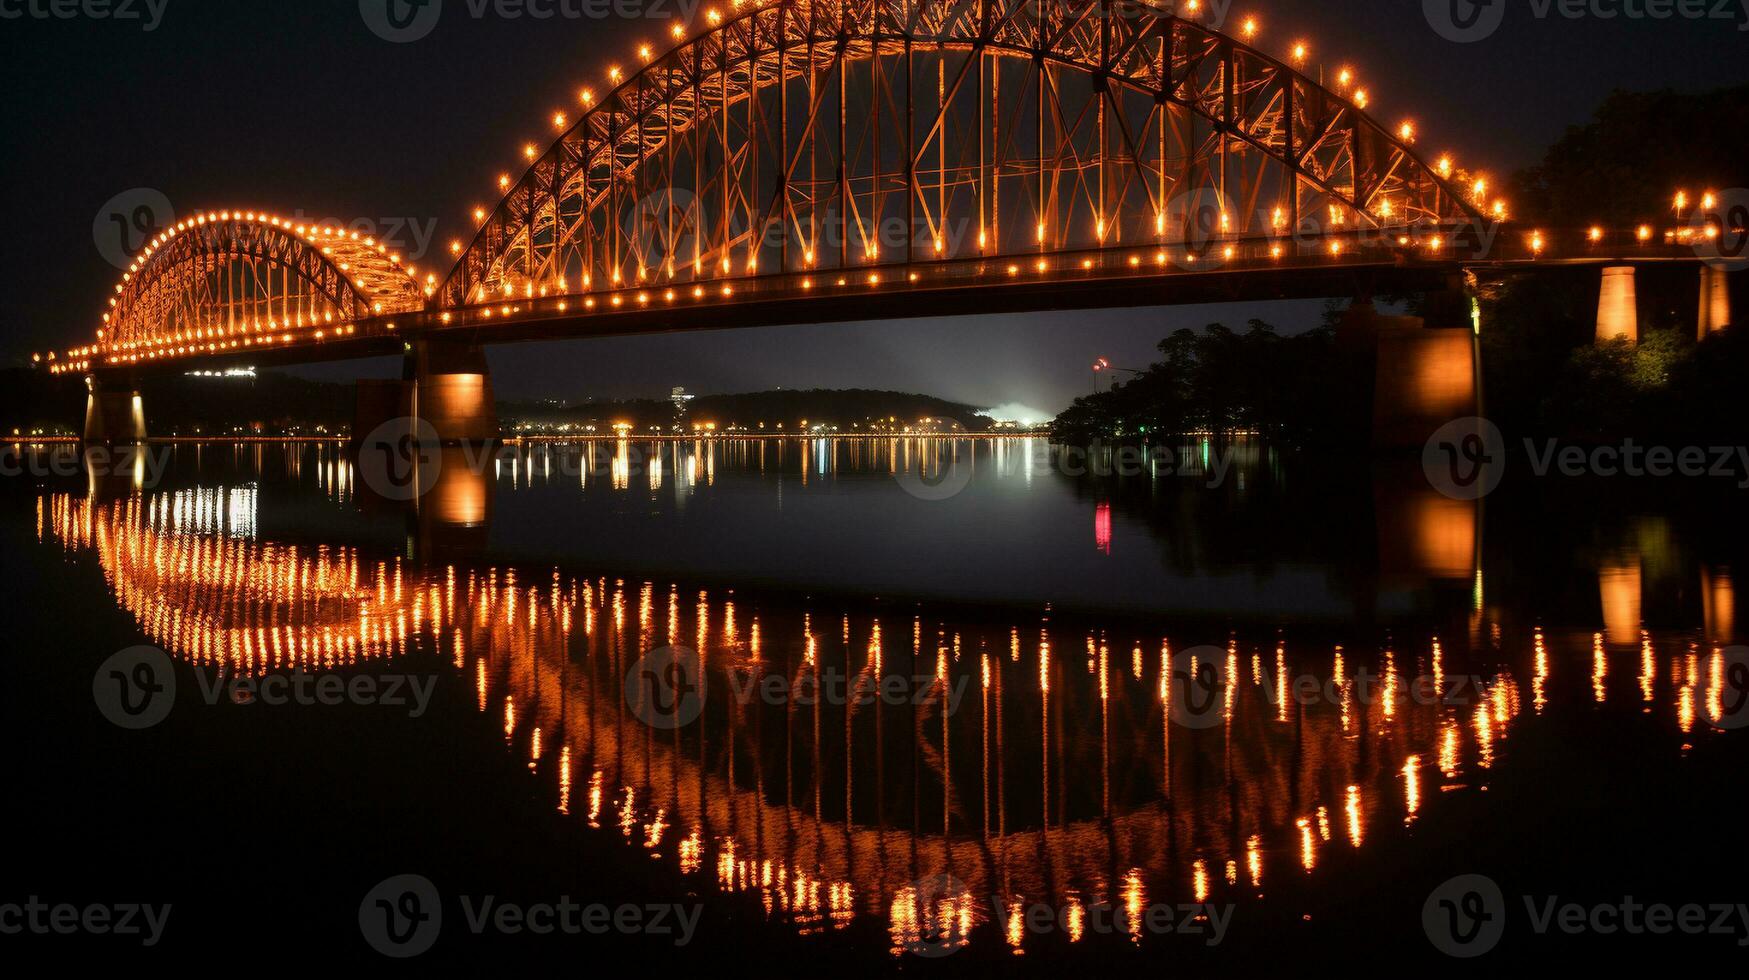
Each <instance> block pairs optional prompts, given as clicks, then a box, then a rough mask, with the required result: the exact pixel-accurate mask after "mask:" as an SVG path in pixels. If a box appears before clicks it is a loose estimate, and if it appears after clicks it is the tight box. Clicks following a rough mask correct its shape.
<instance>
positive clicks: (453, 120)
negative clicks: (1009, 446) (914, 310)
mask: <svg viewBox="0 0 1749 980" xmlns="http://www.w3.org/2000/svg"><path fill="white" fill-rule="evenodd" d="M54 2H57V3H67V2H72V3H74V4H75V6H77V3H78V0H54ZM92 2H93V3H95V4H96V6H97V7H98V8H101V9H115V8H117V7H119V6H121V5H123V4H124V3H125V4H126V5H127V6H128V7H130V8H132V11H134V12H137V13H138V14H139V15H140V19H137V20H118V19H114V18H110V19H95V18H91V17H79V18H75V19H70V20H69V19H59V18H53V17H37V16H32V15H31V11H32V10H33V9H34V10H38V11H41V10H47V9H53V8H52V7H51V6H50V4H51V0H0V72H3V73H4V83H5V88H4V91H5V96H4V101H3V105H4V108H3V109H0V113H3V115H0V133H4V144H5V145H4V149H3V150H0V153H3V154H4V159H5V172H4V176H5V182H4V187H5V189H6V190H5V193H6V208H7V217H8V218H9V219H10V222H11V226H12V230H11V233H10V234H9V236H8V238H9V245H8V246H7V248H6V253H5V256H6V261H5V262H3V263H0V276H3V277H4V281H0V329H4V330H5V332H6V339H5V342H4V344H0V354H4V355H7V356H12V357H17V356H19V355H26V354H28V353H29V352H30V351H32V350H38V349H47V348H49V347H65V346H68V345H70V344H72V343H75V342H77V341H79V340H82V339H84V338H86V337H88V335H89V332H90V329H91V327H92V326H93V325H94V321H95V318H96V316H97V313H98V312H99V311H100V309H101V307H102V303H103V298H104V296H105V295H106V291H107V290H108V289H109V288H110V287H111V286H112V284H113V282H114V279H115V276H116V272H115V270H114V269H113V268H112V267H111V266H110V265H109V264H108V262H107V261H106V260H105V258H104V256H103V254H102V253H101V251H100V248H99V246H98V244H97V237H98V236H97V235H96V234H95V233H94V230H93V225H94V223H95V222H96V220H97V217H98V215H99V213H100V212H101V211H103V210H104V208H105V205H106V203H108V202H110V201H111V200H112V199H113V198H115V197H116V195H118V194H123V193H124V192H127V191H130V190H132V189H135V188H151V189H155V190H157V191H159V192H161V193H162V194H163V195H164V196H165V197H166V198H168V199H169V201H170V202H171V203H172V206H173V207H174V208H176V210H177V211H178V212H180V213H189V212H192V211H194V210H196V209H201V208H213V209H216V208H227V207H259V208H271V209H273V210H275V211H277V212H279V213H282V214H290V213H293V212H298V211H301V212H302V213H303V214H304V215H306V216H308V217H310V218H312V219H320V218H333V219H341V220H346V221H348V222H351V221H353V220H354V219H358V218H364V219H369V220H371V221H374V222H380V223H381V227H382V228H383V229H384V231H385V232H386V231H388V230H391V229H392V228H393V227H404V228H413V227H417V228H418V229H419V231H420V235H421V236H423V235H425V234H427V233H429V234H430V241H431V242H432V245H431V249H430V255H429V256H428V258H427V259H426V262H427V264H429V265H432V266H446V265H447V263H446V262H445V261H444V256H443V254H442V253H443V248H442V246H443V243H445V242H447V241H448V240H449V239H450V238H452V237H458V236H466V235H467V233H468V232H470V231H471V228H470V222H469V220H468V217H467V211H468V209H469V208H471V207H472V206H474V205H490V204H492V203H495V200H496V194H495V193H494V189H493V185H492V181H493V178H494V176H495V175H496V174H497V173H499V172H500V171H503V170H506V169H512V168H515V169H519V168H516V167H515V163H516V154H517V148H518V147H520V146H521V145H522V144H523V143H525V142H528V141H530V140H537V141H541V142H542V143H543V145H544V143H545V142H546V141H547V140H548V138H549V135H548V134H550V132H551V129H550V124H548V123H547V121H546V120H547V117H549V116H550V115H551V113H552V112H553V111H554V110H555V109H558V108H562V107H567V106H568V105H569V104H570V102H571V100H572V98H573V97H574V93H575V92H576V90H577V89H578V88H579V87H580V86H581V85H582V84H585V83H586V82H587V83H592V84H595V85H596V86H598V87H599V85H600V83H601V76H602V74H603V72H604V70H605V67H606V66H607V65H608V64H609V63H610V62H619V61H626V60H628V56H629V54H630V51H631V49H632V47H633V46H634V45H635V44H636V43H637V42H638V41H640V40H650V41H652V42H657V41H660V40H661V39H662V37H663V36H664V34H665V31H666V29H667V26H668V25H669V24H670V23H671V22H672V21H673V20H674V19H675V18H676V16H677V15H678V14H679V13H681V12H682V11H683V10H684V11H693V10H696V9H697V7H696V0H618V2H619V3H621V4H624V5H634V6H635V7H638V8H642V9H647V10H650V11H652V12H653V13H655V14H657V15H658V16H656V17H654V18H653V19H646V18H632V19H625V18H617V17H608V18H605V19H589V18H565V17H555V18H550V19H535V18H532V17H529V16H526V15H525V16H521V17H509V18H507V17H504V16H502V15H500V14H499V13H495V12H488V13H487V14H486V15H485V16H483V17H479V18H476V17H474V16H473V14H472V9H475V8H478V7H480V6H481V5H482V4H483V3H485V2H486V0H445V9H444V11H443V14H442V16H441V18H440V19H439V20H438V22H437V24H436V27H435V29H434V30H433V31H432V32H431V33H430V34H429V36H427V37H425V38H424V39H422V40H419V41H416V42H413V43H408V44H391V43H388V42H386V41H384V40H382V39H381V38H379V37H378V36H377V35H376V34H374V33H372V31H371V30H370V29H369V28H367V26H366V23H365V19H364V17H363V16H362V14H361V10H360V7H361V0H151V2H152V4H153V5H158V6H162V18H161V20H160V21H159V22H158V23H157V25H156V28H155V29H154V30H151V31H147V30H144V29H143V28H144V27H145V26H146V25H147V23H148V22H149V18H150V14H149V13H148V9H147V7H148V5H147V0H92ZM362 2H363V3H364V4H367V5H368V4H371V3H380V2H381V0H362ZM495 2H496V3H502V4H505V6H506V7H508V9H511V10H523V11H526V10H531V9H542V10H549V9H551V10H557V9H560V6H561V4H563V5H565V7H567V8H569V9H572V10H576V9H600V8H601V7H605V8H606V9H609V10H611V9H613V7H612V6H611V5H610V4H607V3H606V0H588V2H585V0H495ZM1224 2H1225V0H1215V2H1214V3H1213V4H1212V5H1213V6H1214V8H1215V9H1216V10H1220V9H1221V7H1222V6H1223V5H1224ZM1429 2H1430V3H1432V4H1433V5H1434V9H1435V10H1437V9H1439V4H1442V3H1450V2H1457V3H1459V4H1461V5H1464V6H1466V7H1467V4H1468V0H1429ZM1497 2H1502V3H1508V7H1507V12H1506V18H1505V22H1504V23H1503V24H1502V25H1501V26H1500V27H1499V29H1498V30H1496V31H1495V32H1494V33H1493V34H1492V35H1491V36H1489V37H1487V38H1486V39H1484V40H1480V41H1476V42H1473V43H1457V42H1454V41H1452V40H1449V39H1447V38H1446V37H1443V36H1441V34H1440V33H1438V32H1436V31H1435V30H1434V29H1433V28H1432V27H1431V26H1430V23H1429V15H1428V13H1427V12H1426V11H1425V10H1424V5H1423V3H1422V2H1421V0H1317V2H1309V0H1308V2H1294V3H1290V2H1287V0H1256V2H1253V3H1243V2H1240V3H1236V4H1235V5H1233V6H1232V8H1231V10H1230V12H1229V13H1228V14H1227V22H1228V23H1229V24H1237V22H1238V21H1239V19H1240V18H1241V17H1242V16H1244V15H1247V14H1255V15H1256V16H1258V17H1260V18H1261V20H1262V22H1263V25H1264V33H1263V35H1262V38H1261V40H1260V42H1259V43H1260V46H1261V47H1264V48H1266V49H1268V50H1271V51H1277V52H1280V51H1282V50H1285V48H1286V46H1287V45H1288V44H1289V43H1290V42H1291V41H1292V40H1294V39H1296V38H1300V37H1304V38H1306V39H1308V40H1309V41H1311V42H1312V44H1313V51H1314V59H1315V60H1323V61H1324V63H1325V64H1327V65H1330V66H1331V67H1332V68H1334V66H1335V65H1337V64H1341V63H1352V64H1353V65H1355V66H1356V67H1358V68H1359V69H1360V71H1361V74H1362V77H1363V79H1364V80H1365V81H1366V82H1367V84H1368V85H1369V87H1370V89H1371V90H1372V92H1373V93H1374V103H1373V106H1374V110H1375V111H1376V113H1377V114H1378V115H1379V116H1380V117H1381V118H1383V119H1386V120H1395V119H1398V118H1402V117H1408V116H1412V117H1413V118H1415V119H1416V120H1417V121H1418V123H1419V126H1420V130H1421V132H1422V134H1423V136H1422V143H1423V145H1424V147H1431V146H1435V145H1436V146H1437V147H1439V148H1441V149H1443V148H1446V147H1450V148H1452V149H1453V150H1455V151H1456V152H1457V154H1458V156H1459V159H1460V161H1461V162H1465V163H1477V164H1481V165H1485V166H1486V167H1487V168H1488V169H1490V170H1492V171H1494V172H1496V173H1503V172H1505V171H1509V170H1511V169H1513V168H1516V167H1518V166H1522V165H1524V164H1527V163H1531V162H1534V161H1535V160H1536V159H1537V158H1538V157H1539V156H1540V155H1541V151H1542V148H1543V147H1545V146H1546V145H1548V144H1549V143H1550V142H1551V141H1552V140H1554V139H1555V138H1557V137H1558V136H1559V135H1560V134H1561V132H1562V131H1563V129H1564V128H1565V127H1566V126H1568V125H1570V124H1574V123H1578V122H1582V121H1583V120H1585V119H1586V118H1587V117H1588V116H1589V114H1590V112H1591V110H1592V109H1593V108H1594V107H1595V106H1596V105H1597V104H1598V103H1599V102H1600V101H1601V100H1602V98H1603V97H1604V96H1605V95H1606V94H1607V93H1608V92H1609V91H1610V90H1611V89H1613V88H1631V89H1650V88H1679V89H1686V90H1701V89H1708V88H1716V87H1720V86H1724V85H1728V84H1735V83H1740V82H1742V81H1744V80H1745V78H1746V77H1749V72H1746V71H1745V68H1744V66H1745V65H1746V64H1749V58H1746V57H1745V56H1746V55H1749V33H1745V32H1744V31H1743V30H1742V28H1743V27H1744V25H1745V21H1749V13H1746V12H1745V8H1749V0H1728V3H1729V4H1730V6H1731V9H1730V11H1729V14H1730V17H1731V19H1724V20H1719V19H1702V20H1694V21H1685V20H1663V21H1648V20H1631V19H1624V18H1622V17H1616V18H1613V19H1600V18H1597V17H1586V18H1584V19H1580V20H1570V19H1567V18H1564V17H1562V16H1561V15H1560V14H1559V13H1558V12H1550V13H1548V14H1547V16H1546V17H1543V18H1539V17H1537V16H1536V13H1535V11H1536V10H1537V9H1539V8H1544V7H1545V5H1544V4H1543V3H1541V2H1540V0H1536V2H1533V0H1512V2H1509V0H1497ZM591 3H593V4H595V6H594V7H591V6H590V4H591ZM1598 5H1599V6H1601V7H1603V8H1604V9H1606V10H1617V9H1619V8H1620V7H1621V3H1620V0H1598ZM1714 5H1715V3H1714V0H1709V2H1708V3H1706V4H1705V5H1704V6H1707V7H1709V8H1710V7H1712V6H1714ZM1635 6H1636V8H1638V7H1643V4H1636V5H1635ZM487 9H488V10H489V11H495V10H498V9H500V8H498V7H495V6H488V8H487ZM621 9H624V8H623V7H622V8H621ZM20 12H22V13H23V16H15V14H18V13H20ZM433 222H435V226H434V225H433ZM116 234H117V233H116V232H114V231H113V230H112V231H111V237H114V236H115V235H116ZM401 239H402V240H403V241H404V242H406V243H407V247H408V248H409V251H410V252H411V251H412V250H414V248H415V246H416V242H415V240H414V239H415V236H414V235H413V233H412V232H411V231H406V230H404V231H403V232H402V233H401ZM1316 315H1317V304H1278V305H1275V306H1262V305H1259V306H1241V307H1201V308H1192V307H1179V308H1171V309H1145V310H1130V311H1118V312H1107V313H1096V314H1068V315H1064V314H1051V315H1040V316H1011V317H987V318H953V319H941V320H918V321H909V322H900V323H881V324H837V325H828V326H819V327H797V328H781V329H770V328H768V329H759V330H742V331H733V332H717V333H705V334H691V335H686V336H678V337H659V338H642V339H635V340H610V341H601V340H592V341H580V342H570V343H562V344H540V345H532V344H531V345H521V346H510V347H499V348H494V349H493V350H492V354H491V356H492V364H493V370H494V373H495V375H496V380H497V384H498V386H499V390H500V391H501V392H504V393H506V394H512V395H538V396H555V397H575V396H579V395H583V394H595V395H605V396H618V395H639V394H650V393H656V392H665V391H666V390H667V388H668V387H670V386H671V385H675V384H683V385H686V386H687V387H688V388H691V389H693V390H696V391H704V392H711V391H726V390H748V389H757V388H764V387H771V386H777V385H782V386H785V387H815V386H829V387H841V386H852V385H855V386H868V387H885V388H899V389H907V390H923V391H928V392H929V393H932V394H938V395H941V396H944V397H950V398H955V399H960V400H964V401H969V402H973V403H977V404H980V405H986V406H993V405H998V404H1007V403H1019V404H1023V405H1028V406H1031V407H1033V408H1034V409H1036V410H1039V411H1055V410H1057V409H1058V408H1061V407H1062V406H1063V405H1064V404H1065V403H1066V402H1067V401H1068V400H1069V399H1071V398H1072V397H1074V396H1075V395H1077V394H1079V393H1081V392H1083V391H1085V390H1087V388H1088V387H1089V385H1090V384H1091V378H1090V375H1089V373H1088V368H1087V366H1088V365H1089V364H1090V363H1091V362H1092V361H1093V359H1094V358H1096V357H1098V356H1101V355H1103V356H1107V357H1110V358H1111V360H1112V361H1113V362H1115V363H1118V364H1123V365H1129V366H1137V367H1139V366H1142V365H1144V364H1146V363H1147V362H1148V361H1149V360H1150V357H1151V355H1152V354H1153V346H1154V344H1155V343H1156V342H1157V341H1158V340H1159V339H1160V338H1161V337H1162V336H1164V335H1165V334H1166V333H1167V332H1169V331H1170V330H1172V329H1175V328H1177V327H1180V326H1200V325H1202V324H1205V323H1208V322H1211V321H1214V320H1221V321H1224V322H1228V323H1230V324H1233V325H1240V324H1243V323H1244V321H1245V320H1247V319H1249V318H1250V317H1253V316H1261V317H1263V318H1266V319H1271V320H1273V321H1275V322H1277V323H1278V324H1279V325H1281V326H1282V327H1283V328H1284V329H1297V328H1299V327H1303V326H1306V325H1309V324H1310V322H1313V321H1314V320H1315V318H1316ZM358 369H359V368H358V367H357V366H355V367H354V368H352V369H350V370H352V371H353V372H356V371H357V370H358ZM382 369H383V366H382V365H380V364H377V365H366V366H363V370H366V371H375V372H380V371H381V370H382Z"/></svg>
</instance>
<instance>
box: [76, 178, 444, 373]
mask: <svg viewBox="0 0 1749 980" xmlns="http://www.w3.org/2000/svg"><path fill="white" fill-rule="evenodd" d="M425 302H426V291H425V289H424V288H423V287H421V285H420V284H419V282H418V281H417V280H415V279H414V278H413V276H412V274H411V273H410V272H409V271H408V270H407V269H405V268H403V267H402V265H401V261H400V257H399V256H398V255H395V254H392V253H390V252H389V251H388V249H387V248H385V247H384V246H382V245H380V244H379V243H377V242H375V241H374V240H372V239H370V238H363V237H360V236H359V235H357V234H356V233H353V232H348V231H346V230H344V229H336V228H325V227H312V226H303V225H294V224H293V223H292V222H290V221H286V220H282V219H280V218H277V217H271V216H269V215H266V214H256V213H254V212H229V211H225V212H217V213H211V214H201V215H199V216H197V217H195V218H193V219H190V220H187V221H183V222H181V223H179V224H178V225H176V226H175V227H174V228H171V229H169V230H167V231H166V232H165V233H164V234H163V235H161V236H160V237H159V238H158V239H154V241H153V242H152V244H151V245H149V246H148V247H147V248H146V249H145V250H144V251H143V252H142V253H141V255H140V257H139V258H138V259H136V260H135V261H134V262H133V264H132V265H131V266H130V267H129V270H128V272H127V274H125V275H124V276H123V278H122V281H121V282H120V283H118V284H117V286H116V294H115V296H114V297H113V298H112V299H111V301H110V311H109V312H108V313H106V314H105V315H104V318H103V319H104V331H103V332H102V333H101V334H100V335H99V337H100V348H101V349H102V350H103V351H104V352H105V353H107V354H108V359H109V360H110V361H112V362H114V361H118V360H119V361H130V360H133V359H137V358H138V357H141V356H148V355H151V354H152V353H153V352H156V351H160V350H163V349H165V348H167V347H168V348H170V349H172V350H174V349H176V348H178V347H180V348H184V349H188V350H192V351H202V350H221V349H225V348H228V347H236V346H239V344H244V345H247V344H252V343H254V342H256V338H257V335H259V339H260V342H267V341H269V340H271V339H272V337H271V336H268V335H271V334H276V333H280V332H282V331H298V332H300V333H301V332H303V331H307V330H309V329H311V328H318V329H319V328H323V327H326V326H328V325H331V324H348V323H351V322H353V321H356V320H361V319H364V318H367V317H371V316H375V315H380V314H385V313H408V312H415V311H418V310H421V309H423V308H424V306H425Z"/></svg>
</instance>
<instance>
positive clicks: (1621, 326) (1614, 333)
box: [1597, 265, 1640, 344]
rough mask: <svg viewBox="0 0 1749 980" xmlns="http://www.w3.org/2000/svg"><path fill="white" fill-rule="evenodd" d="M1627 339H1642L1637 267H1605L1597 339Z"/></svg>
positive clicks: (1598, 302)
mask: <svg viewBox="0 0 1749 980" xmlns="http://www.w3.org/2000/svg"><path fill="white" fill-rule="evenodd" d="M1624 337H1625V338H1626V339H1627V342H1628V343H1630V344H1637V343H1639V342H1640V305H1639V300H1638V298H1637V296H1636V294H1635V290H1634V267H1633V266H1631V265H1613V266H1610V267H1609V268H1607V269H1604V270H1603V286H1602V288H1601V289H1600V290H1599V292H1598V294H1597V342H1598V343H1600V344H1604V343H1608V342H1610V341H1612V340H1619V339H1621V338H1624Z"/></svg>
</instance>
